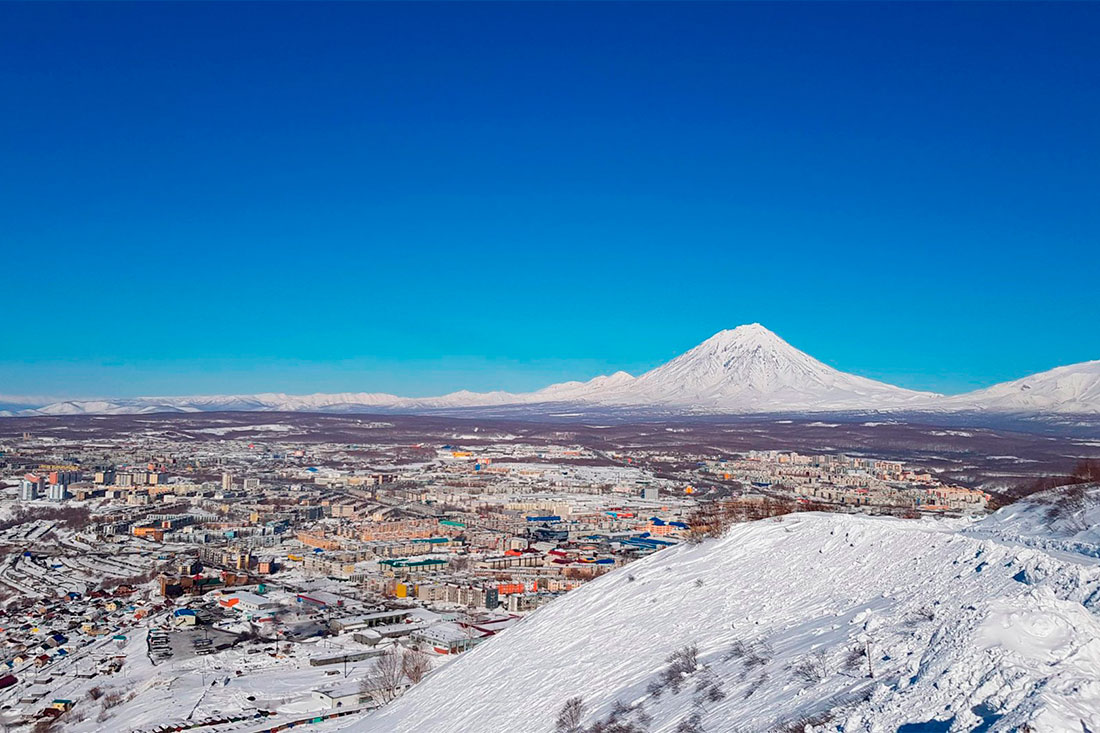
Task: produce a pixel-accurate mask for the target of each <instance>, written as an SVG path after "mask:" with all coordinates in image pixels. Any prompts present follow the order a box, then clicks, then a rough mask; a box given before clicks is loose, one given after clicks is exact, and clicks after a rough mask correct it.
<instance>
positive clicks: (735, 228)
mask: <svg viewBox="0 0 1100 733" xmlns="http://www.w3.org/2000/svg"><path fill="white" fill-rule="evenodd" d="M307 21H308V22H307ZM1098 31H1100V6H1096V5H1089V4H1080V5H1061V6H1055V7H1049V6H1034V5H1016V4H1009V5H999V4H980V5H979V4H960V5H924V4H921V5H919V6H914V5H906V4H889V5H848V4H819V5H789V4H776V5H756V4H729V5H723V4H686V5H685V4H676V5H668V4H640V5H620V4H606V5H603V4H573V5H555V6H548V5H538V4H486V5H448V4H407V5H404V4H383V5H361V4H341V5H324V6H317V5H297V4H275V5H263V6H262V9H261V7H260V6H259V5H252V4H246V5H224V6H221V5H219V6H207V5H203V4H114V5H96V6H95V7H94V8H93V7H90V6H89V7H84V6H81V5H49V4H39V3H27V4H15V3H7V4H3V5H0V61H2V62H3V63H2V65H0V75H2V76H0V78H2V79H3V80H4V84H5V89H6V90H7V92H8V94H7V102H8V104H9V105H10V109H11V110H13V111H12V112H11V113H9V114H7V115H2V116H0V159H2V160H4V167H5V172H6V175H5V176H3V177H0V195H2V196H3V198H4V200H5V202H6V205H5V206H4V207H2V210H0V236H2V237H3V240H4V243H5V244H4V248H3V251H4V262H5V272H6V274H7V275H8V283H9V292H8V297H7V298H6V299H5V308H4V311H3V312H4V315H5V318H4V328H5V334H4V338H3V339H0V394H3V395H20V394H25V395H26V394H37V395H50V396H56V397H64V398H75V397H93V396H104V397H135V396H144V395H191V394H214V393H223V394H224V393H258V392H287V393H295V394H302V393H313V392H344V391H349V392H351V391H354V392H358V391H369V392H388V393H393V394H398V395H403V396H412V397H420V396H429V395H438V394H443V393H447V392H451V391H454V390H459V389H469V390H474V391H489V390H497V389H500V390H506V391H513V392H525V391H531V390H534V389H538V388H541V387H544V386H546V385H548V384H551V383H556V382H561V381H566V380H585V379H589V378H591V377H594V376H596V375H598V374H610V373H612V372H615V371H617V370H625V371H628V372H630V373H631V374H635V375H638V374H641V373H642V372H644V371H646V370H648V369H650V368H652V367H654V366H657V365H658V364H661V363H663V362H666V361H668V360H669V359H671V358H673V357H674V356H676V355H678V354H680V353H682V352H684V351H686V350H687V349H689V348H691V347H693V346H695V345H696V344H698V343H699V342H701V341H703V340H704V339H706V338H707V337H709V336H710V335H712V334H714V333H715V332H717V331H720V330H722V329H725V328H732V327H734V326H737V325H739V324H744V323H752V322H759V323H762V324H764V325H765V326H766V327H768V328H769V329H771V330H773V331H775V332H776V333H777V334H779V335H780V336H781V337H782V338H784V339H785V340H787V341H788V342H790V343H791V344H792V345H793V346H795V347H796V348H798V349H800V350H802V351H804V352H806V353H808V354H810V355H812V356H814V357H816V358H817V359H820V360H822V361H823V362H825V363H827V364H828V365H830V366H833V367H835V368H837V369H840V370H842V371H845V372H850V373H853V374H858V375H862V376H866V377H870V378H872V379H877V380H881V381H885V382H888V383H890V384H895V385H898V386H901V387H907V388H910V389H919V390H932V391H937V392H945V393H958V392H965V391H969V390H972V389H975V388H979V387H984V386H988V385H991V384H994V383H997V382H1001V381H1005V380H1009V379H1015V378H1019V377H1023V376H1026V375H1028V374H1032V373H1035V372H1039V371H1043V370H1046V369H1050V368H1052V367H1055V366H1060V365H1065V364H1071V363H1075V362H1081V361H1086V360H1090V359H1096V358H1097V357H1100V353H1097V352H1096V349H1095V344H1096V343H1097V338H1096V337H1097V335H1100V334H1098V332H1097V325H1096V324H1097V323H1098V322H1100V321H1098V319H1097V316H1098V315H1100V313H1098V306H1097V303H1096V299H1095V292H1094V291H1095V288H1094V287H1093V286H1092V285H1091V282H1089V281H1088V280H1087V277H1088V276H1087V273H1091V272H1094V271H1096V270H1097V269H1098V268H1100V247H1097V246H1096V242H1098V241H1100V208H1098V207H1096V205H1095V202H1096V200H1097V194H1098V193H1100V189H1098V185H1100V184H1098V183H1097V179H1096V177H1095V171H1096V170H1098V169H1100V139H1098V138H1097V136H1096V135H1095V130H1096V129H1100V98H1098V97H1097V95H1096V93H1095V89H1096V88H1098V87H1100V48H1098V47H1097V45H1096V44H1095V38H1096V36H1097V34H1098Z"/></svg>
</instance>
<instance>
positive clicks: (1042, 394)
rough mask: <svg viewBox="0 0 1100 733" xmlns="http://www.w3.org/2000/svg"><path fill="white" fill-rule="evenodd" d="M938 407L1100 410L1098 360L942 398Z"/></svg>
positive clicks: (1050, 410) (1006, 410)
mask: <svg viewBox="0 0 1100 733" xmlns="http://www.w3.org/2000/svg"><path fill="white" fill-rule="evenodd" d="M937 407H939V408H940V409H949V410H985V411H995V412H1022V413H1028V412H1062V413H1093V414H1096V413H1100V360H1097V361H1085V362H1081V363H1080V364H1072V365H1070V366H1063V367H1057V368H1055V369H1051V370H1049V371H1045V372H1040V373H1039V374H1032V375H1031V376H1030V377H1024V378H1023V379H1017V380H1014V381H1011V382H1003V383H1001V384H995V385H993V386H992V387H988V388H986V389H980V390H978V391H976V392H969V393H967V394H963V395H957V396H954V397H948V398H945V399H944V400H943V401H942V402H941V403H940V404H939V405H937Z"/></svg>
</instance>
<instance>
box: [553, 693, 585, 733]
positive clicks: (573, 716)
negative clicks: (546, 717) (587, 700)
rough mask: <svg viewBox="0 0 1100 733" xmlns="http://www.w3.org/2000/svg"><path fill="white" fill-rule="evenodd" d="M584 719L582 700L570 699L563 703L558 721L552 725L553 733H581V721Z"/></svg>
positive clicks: (577, 698)
mask: <svg viewBox="0 0 1100 733" xmlns="http://www.w3.org/2000/svg"><path fill="white" fill-rule="evenodd" d="M583 718H584V700H582V699H581V698H579V697H571V698H569V699H568V700H566V701H565V704H564V705H562V706H561V710H560V711H559V712H558V721H557V723H555V724H554V731H555V733H581V731H582V728H581V720H582V719H583Z"/></svg>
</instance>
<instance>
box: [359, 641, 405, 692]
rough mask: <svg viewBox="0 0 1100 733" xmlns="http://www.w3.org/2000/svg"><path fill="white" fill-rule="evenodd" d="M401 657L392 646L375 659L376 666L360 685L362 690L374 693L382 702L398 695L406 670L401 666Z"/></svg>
mask: <svg viewBox="0 0 1100 733" xmlns="http://www.w3.org/2000/svg"><path fill="white" fill-rule="evenodd" d="M401 667H402V665H401V657H400V656H399V655H398V654H397V650H396V649H394V648H393V647H390V648H389V649H387V650H386V651H385V653H383V654H382V655H381V656H380V657H378V658H377V659H375V660H374V667H372V668H371V671H370V672H369V673H367V676H366V677H364V678H363V681H362V682H361V683H360V685H359V689H360V690H361V691H362V692H365V693H368V694H370V695H372V696H373V697H374V698H375V699H377V700H378V701H379V702H381V703H388V702H390V701H392V700H393V699H394V698H395V697H397V693H398V692H399V691H400V689H401V683H402V682H403V681H404V680H405V672H404V670H403V669H402V668H401Z"/></svg>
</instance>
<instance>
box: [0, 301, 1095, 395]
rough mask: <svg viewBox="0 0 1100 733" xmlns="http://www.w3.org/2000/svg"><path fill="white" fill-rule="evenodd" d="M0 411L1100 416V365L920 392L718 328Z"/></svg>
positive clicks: (767, 336)
mask: <svg viewBox="0 0 1100 733" xmlns="http://www.w3.org/2000/svg"><path fill="white" fill-rule="evenodd" d="M0 405H6V406H7V407H8V409H7V410H5V411H2V412H0V415H8V416H10V415H110V414H143V413H152V412H210V411H254V412H255V411H258V412H385V411H395V412H432V411H441V410H474V411H476V409H477V408H482V409H485V408H502V407H511V408H514V409H515V410H517V411H520V412H522V411H523V410H524V409H527V410H529V411H532V412H537V411H545V410H548V409H554V410H560V409H570V410H579V411H582V412H583V411H586V410H589V411H592V410H597V409H631V410H635V411H646V410H653V411H658V412H661V413H665V414H667V413H675V414H744V413H782V412H792V413H798V412H881V411H889V412H996V413H1005V414H1086V415H1097V414H1100V361H1088V362H1082V363H1080V364H1074V365H1071V366H1065V367H1058V368H1057V369H1051V370H1050V371H1047V372H1042V373H1040V374H1035V375H1032V376H1030V377H1025V378H1024V379H1018V380H1015V381H1012V382H1005V383H1003V384H998V385H995V386H993V387H989V388H987V389H982V390H978V391H976V392H970V393H967V394H963V395H955V396H945V395H939V394H935V393H933V392H917V391H914V390H909V389H903V388H901V387H895V386H894V385H891V384H886V383H884V382H877V381H875V380H873V379H867V378H866V377H859V376H856V375H854V374H847V373H845V372H842V371H839V370H837V369H834V368H832V367H830V366H828V365H826V364H823V363H822V362H820V361H818V360H817V359H814V358H813V357H812V356H810V355H808V354H806V353H804V352H802V351H799V350H798V349H796V348H794V347H793V346H791V345H790V344H788V343H787V342H786V341H784V340H783V339H781V338H779V337H778V336H777V335H775V334H774V333H772V332H771V331H769V330H768V329H766V328H764V327H763V326H761V325H760V324H756V323H754V324H751V325H746V326H739V327H737V328H734V329H732V330H727V331H721V332H719V333H717V334H715V335H714V336H711V337H710V338H709V339H707V340H706V341H704V342H703V343H701V344H699V345H698V346H696V347H695V348H693V349H691V350H690V351H688V352H686V353H684V354H681V355H680V356H678V357H676V358H675V359H673V360H672V361H670V362H668V363H666V364H662V365H661V366H659V367H656V368H655V369H652V370H650V371H648V372H646V373H645V374H642V375H641V376H639V377H634V376H632V375H630V374H627V373H626V372H616V373H615V374H612V375H610V376H601V377H596V378H595V379H592V380H590V381H587V382H563V383H561V384H554V385H551V386H549V387H546V388H544V389H540V390H538V391H536V392H527V393H519V394H517V393H511V392H480V393H479V392H469V391H460V392H453V393H451V394H447V395H443V396H441V397H424V398H411V397H398V396H396V395H391V394H384V393H369V392H344V393H339V394H312V395H287V394H281V393H264V394H253V395H209V396H197V397H137V398H132V399H102V400H66V401H56V402H45V401H42V400H39V401H36V400H35V399H34V398H26V397H4V396H0Z"/></svg>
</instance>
